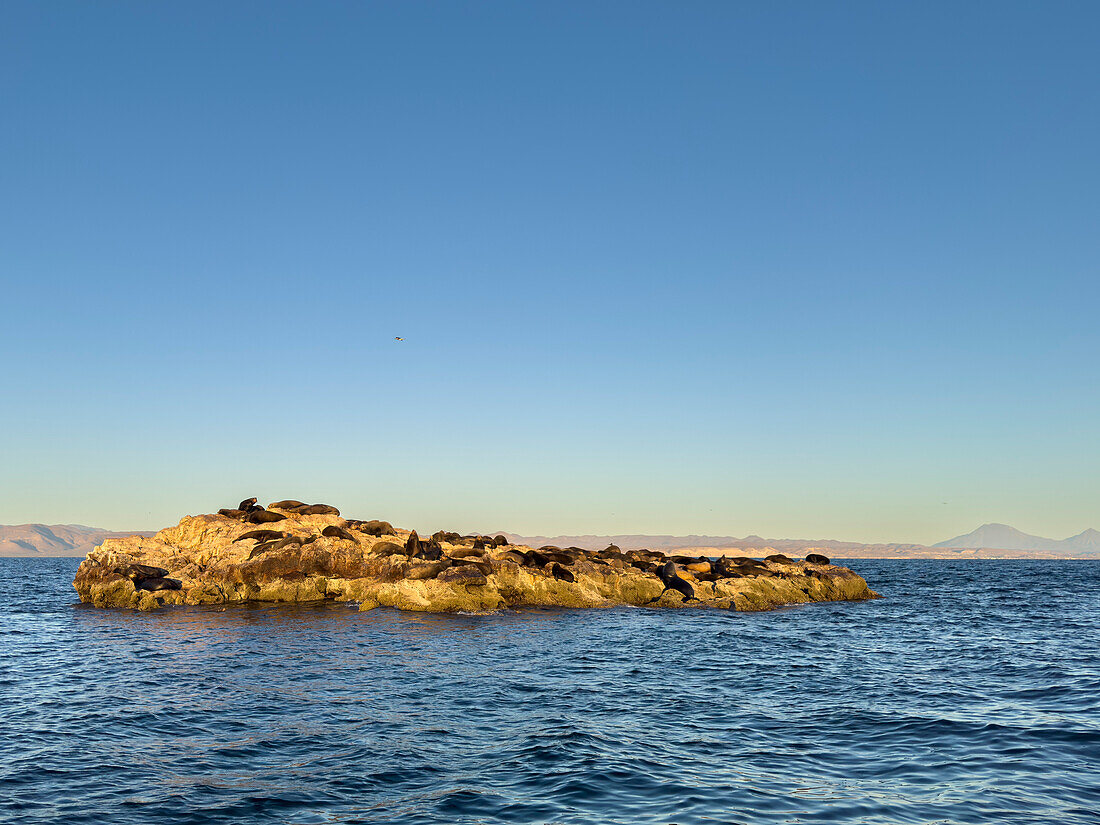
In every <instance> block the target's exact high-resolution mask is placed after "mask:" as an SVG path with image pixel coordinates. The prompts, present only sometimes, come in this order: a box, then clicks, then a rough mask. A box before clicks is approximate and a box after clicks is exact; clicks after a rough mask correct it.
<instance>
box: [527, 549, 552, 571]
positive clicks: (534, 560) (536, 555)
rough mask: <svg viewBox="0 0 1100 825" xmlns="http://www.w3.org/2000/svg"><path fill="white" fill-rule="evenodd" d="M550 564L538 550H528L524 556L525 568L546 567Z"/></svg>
mask: <svg viewBox="0 0 1100 825" xmlns="http://www.w3.org/2000/svg"><path fill="white" fill-rule="evenodd" d="M548 564H550V559H549V558H547V557H546V556H544V555H543V554H542V553H540V552H539V551H538V550H527V551H525V552H524V554H523V566H524V567H545V566H546V565H548Z"/></svg>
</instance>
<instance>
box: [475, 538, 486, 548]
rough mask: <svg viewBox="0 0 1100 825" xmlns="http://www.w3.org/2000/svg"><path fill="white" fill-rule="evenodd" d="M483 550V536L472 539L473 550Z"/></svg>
mask: <svg viewBox="0 0 1100 825" xmlns="http://www.w3.org/2000/svg"><path fill="white" fill-rule="evenodd" d="M484 549H485V538H484V537H483V536H475V537H474V550H484Z"/></svg>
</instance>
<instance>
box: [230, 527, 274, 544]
mask: <svg viewBox="0 0 1100 825" xmlns="http://www.w3.org/2000/svg"><path fill="white" fill-rule="evenodd" d="M285 535H286V533H280V532H279V531H278V530H249V531H248V532H247V533H241V534H240V535H239V536H237V538H235V539H233V544H236V543H237V542H238V541H244V540H245V539H255V540H256V541H273V540H275V539H281V538H283V536H285Z"/></svg>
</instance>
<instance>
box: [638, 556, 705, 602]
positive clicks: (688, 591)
mask: <svg viewBox="0 0 1100 825" xmlns="http://www.w3.org/2000/svg"><path fill="white" fill-rule="evenodd" d="M657 578H659V579H660V580H661V583H662V584H664V586H665V589H664V590H662V591H661V596H663V595H665V593H667V592H668V591H669V590H675V591H676V592H677V593H681V594H683V597H684V601H685V602H686V601H688V600H689V599H694V598H695V591H694V590H693V589H692V587H691V585H690V584H689V583H688V582H687V581H686V580H684V579H681V578H680V575H679V573H677V572H676V565H675V564H673V563H672V562H671V561H666V562H665V563H664V564H662V565H661V566H660V567H658V568H657ZM661 596H657V598H655V599H650V602H655V601H657V600H658V599H660V598H661ZM696 601H698V600H697V599H696Z"/></svg>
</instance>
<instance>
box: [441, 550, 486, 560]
mask: <svg viewBox="0 0 1100 825" xmlns="http://www.w3.org/2000/svg"><path fill="white" fill-rule="evenodd" d="M448 555H449V556H450V557H451V558H452V559H469V558H480V557H483V556H484V555H485V550H484V548H482V549H478V548H477V547H462V548H460V549H458V550H452V551H451V552H450V553H448Z"/></svg>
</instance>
